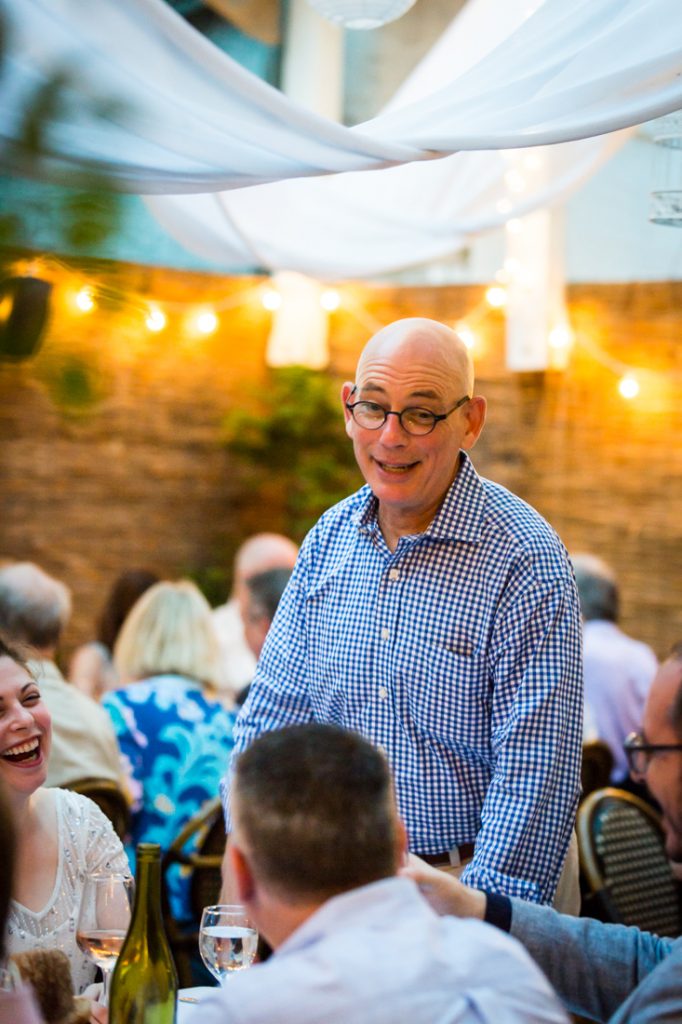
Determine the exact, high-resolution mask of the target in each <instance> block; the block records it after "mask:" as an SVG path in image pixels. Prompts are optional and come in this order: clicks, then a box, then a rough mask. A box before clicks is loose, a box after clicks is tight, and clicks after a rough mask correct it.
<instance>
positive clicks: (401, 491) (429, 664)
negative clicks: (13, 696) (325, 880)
mask: <svg viewBox="0 0 682 1024" xmlns="http://www.w3.org/2000/svg"><path fill="white" fill-rule="evenodd" d="M342 400H343V409H344V414H345V420H346V431H347V433H348V436H349V437H350V439H351V440H352V442H353V447H354V450H355V457H356V459H357V462H358V465H359V467H360V469H361V470H362V473H363V475H364V478H365V480H366V485H365V486H364V487H362V488H361V489H360V490H359V491H358V492H357V493H355V494H353V495H351V496H350V497H349V498H346V499H345V500H344V501H342V502H340V503H339V504H338V505H336V506H334V507H333V508H331V509H330V510H329V511H328V512H326V513H325V514H324V515H323V516H322V517H321V519H320V521H319V522H318V523H317V525H316V526H315V527H314V528H313V529H312V530H311V532H310V534H309V535H308V537H307V538H306V540H305V542H304V544H303V547H302V548H301V553H300V555H299V558H298V561H297V564H296V568H295V570H294V573H293V576H292V578H291V581H290V583H289V586H288V587H287V590H286V592H285V594H284V597H283V598H282V602H281V604H280V606H279V610H278V612H277V615H276V617H275V620H274V622H273V625H272V628H271V630H270V633H269V636H268V639H267V641H266V643H265V647H264V649H263V653H262V655H261V658H260V661H259V665H258V670H257V673H256V676H255V679H254V683H253V685H252V688H251V692H250V694H249V698H248V700H247V702H246V704H245V705H244V708H243V710H242V713H241V715H240V718H239V721H238V723H237V727H236V730H235V736H236V746H235V755H238V754H239V752H241V751H242V750H243V749H244V748H245V747H247V746H248V745H249V743H251V741H252V740H253V739H254V738H255V737H256V736H258V735H259V734H260V733H262V732H264V731H266V730H270V729H275V728H280V727H282V726H285V725H290V724H294V723H302V722H307V721H311V720H315V721H318V722H332V723H336V724H338V725H342V726H344V727H346V728H349V729H354V730H356V731H357V732H359V733H361V734H362V735H364V736H365V737H367V738H368V739H369V740H371V741H372V742H373V743H375V744H376V745H377V746H379V747H381V748H382V749H383V750H384V751H385V752H386V755H387V756H388V758H389V761H390V763H391V767H392V770H393V774H394V777H395V781H396V789H397V797H398V803H399V808H400V812H401V815H402V817H403V820H404V821H405V824H406V826H407V832H408V837H409V843H410V849H411V850H413V851H414V852H418V853H419V854H420V855H421V856H422V857H424V859H425V860H427V861H428V862H429V863H431V864H437V865H438V866H444V867H445V866H447V867H451V868H452V869H455V870H459V869H461V867H462V865H465V867H464V871H463V874H462V880H463V881H465V882H467V883H469V884H471V885H475V886H477V887H480V888H485V889H486V890H487V891H489V892H490V891H492V892H499V893H502V894H506V895H510V896H520V897H522V898H524V899H527V900H531V901H534V902H538V903H546V902H549V901H551V900H552V898H553V896H554V894H555V889H556V887H557V883H558V879H559V876H560V873H561V869H562V865H563V863H564V859H565V857H566V853H567V849H568V846H569V840H570V837H571V832H572V827H573V819H574V815H575V808H576V805H577V800H578V792H579V774H580V756H581V731H582V665H581V648H580V617H579V610H578V600H577V594H576V590H575V585H574V581H573V574H572V570H571V565H570V562H569V560H568V556H567V554H566V551H565V549H564V548H563V546H562V544H561V542H560V541H559V539H558V537H557V536H556V534H555V533H554V532H553V530H552V529H551V528H550V527H549V526H548V524H547V523H546V522H545V521H544V520H543V519H542V518H541V517H540V516H539V515H538V513H537V512H535V511H534V509H532V508H530V507H529V506H528V505H526V504H525V503H524V502H522V501H521V500H520V499H519V498H517V497H515V496H514V495H513V494H511V493H510V492H509V491H507V490H505V489H504V488H503V487H500V486H499V485H497V484H494V483H492V482H490V481H489V480H484V479H482V478H481V477H479V476H478V475H477V474H476V472H475V470H474V468H473V466H472V464H471V461H470V459H469V456H468V454H467V452H468V451H470V449H471V448H473V446H474V445H475V443H476V441H477V439H478V437H479V435H480V433H481V430H482V428H483V424H484V420H485V412H486V403H485V399H484V398H482V397H480V396H475V395H474V375H473V367H472V365H471V360H470V357H469V354H468V350H467V349H466V347H465V345H464V344H463V342H462V341H461V339H460V338H459V337H458V336H457V335H456V334H454V333H453V331H451V330H450V329H449V328H447V327H445V326H443V325H442V324H439V323H436V322H434V321H431V320H424V319H408V320H399V321H397V322H396V323H393V324H391V325H389V326H388V327H386V328H384V329H383V330H382V331H380V332H379V333H378V334H376V335H375V336H374V337H373V338H372V339H371V340H370V341H369V343H368V344H367V346H366V348H365V349H364V351H363V353H362V355H361V357H360V361H359V364H358V368H357V373H356V377H355V382H354V383H351V382H348V383H346V384H344V386H343V391H342ZM228 790H229V786H226V787H225V793H226V795H227V792H228ZM226 819H227V822H228V831H229V800H226ZM301 870H302V871H305V865H301ZM561 905H562V906H563V907H568V906H569V905H570V904H569V903H566V902H563V903H562V904H561Z"/></svg>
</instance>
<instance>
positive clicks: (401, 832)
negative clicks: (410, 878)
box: [395, 815, 409, 867]
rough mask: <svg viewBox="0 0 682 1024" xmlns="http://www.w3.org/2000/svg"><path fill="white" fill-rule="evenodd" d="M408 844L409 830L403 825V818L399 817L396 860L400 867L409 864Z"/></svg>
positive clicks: (397, 818) (396, 828)
mask: <svg viewBox="0 0 682 1024" xmlns="http://www.w3.org/2000/svg"><path fill="white" fill-rule="evenodd" d="M408 852H409V848H408V842H407V829H406V828H405V825H404V823H403V820H402V818H399V817H397V815H396V820H395V859H396V864H397V866H398V867H402V865H403V864H406V863H407V857H408Z"/></svg>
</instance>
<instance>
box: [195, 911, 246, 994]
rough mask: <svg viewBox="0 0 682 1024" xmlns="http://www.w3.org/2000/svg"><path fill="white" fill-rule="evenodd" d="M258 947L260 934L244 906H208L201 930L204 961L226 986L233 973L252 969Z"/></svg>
mask: <svg viewBox="0 0 682 1024" xmlns="http://www.w3.org/2000/svg"><path fill="white" fill-rule="evenodd" d="M257 948H258V932H257V931H256V929H255V928H254V927H253V924H252V923H251V921H250V919H249V915H248V914H247V913H246V910H245V909H244V907H240V906H238V905H228V904H218V905H217V906H214V907H204V912H203V914H202V915H201V925H200V928H199V952H200V953H201V959H202V960H203V961H204V963H205V964H206V967H207V968H208V970H209V971H210V972H211V974H212V975H213V977H214V978H217V979H218V981H219V982H220V984H221V985H222V984H223V982H224V981H225V978H227V977H228V976H229V975H230V974H232V972H233V971H243V970H244V968H245V967H250V966H251V964H252V963H253V961H254V957H255V956H256V950H257Z"/></svg>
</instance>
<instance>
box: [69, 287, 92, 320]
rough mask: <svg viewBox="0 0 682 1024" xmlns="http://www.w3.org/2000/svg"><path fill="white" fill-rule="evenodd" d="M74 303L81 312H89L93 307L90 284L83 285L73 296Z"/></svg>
mask: <svg viewBox="0 0 682 1024" xmlns="http://www.w3.org/2000/svg"><path fill="white" fill-rule="evenodd" d="M73 301H74V303H75V304H76V308H77V309H79V310H80V311H81V313H91V312H92V310H93V309H94V308H95V297H94V295H93V292H92V288H91V287H90V285H84V286H83V287H82V288H81V289H80V290H79V291H77V292H76V294H75V296H74V300H73Z"/></svg>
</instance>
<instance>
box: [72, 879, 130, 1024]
mask: <svg viewBox="0 0 682 1024" xmlns="http://www.w3.org/2000/svg"><path fill="white" fill-rule="evenodd" d="M134 887H135V883H134V881H133V878H132V877H131V875H126V874H123V873H119V872H112V871H97V872H94V873H93V874H90V875H87V876H86V878H85V885H84V887H83V897H82V899H81V906H80V913H79V915H78V928H77V931H76V939H77V942H78V945H79V947H80V949H81V950H82V951H83V953H85V955H86V956H88V957H90V959H91V960H93V961H94V962H95V963H96V964H97V966H98V967H99V968H100V970H101V971H102V981H103V992H102V997H101V999H100V1002H101V1003H102V1005H103V1006H108V1005H109V982H110V980H111V974H112V971H113V969H114V967H115V966H116V960H117V958H118V954H119V953H120V952H121V947H122V945H123V940H124V939H125V937H126V932H127V931H128V925H129V924H130V914H131V908H132V905H133V894H134Z"/></svg>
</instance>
